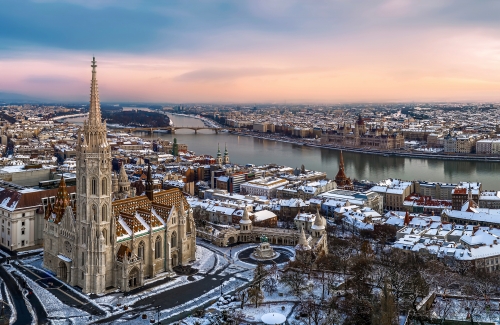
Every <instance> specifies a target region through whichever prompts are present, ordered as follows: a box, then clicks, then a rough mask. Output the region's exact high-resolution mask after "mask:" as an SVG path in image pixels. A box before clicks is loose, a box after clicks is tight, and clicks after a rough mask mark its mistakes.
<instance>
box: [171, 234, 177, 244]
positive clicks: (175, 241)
mask: <svg viewBox="0 0 500 325" xmlns="http://www.w3.org/2000/svg"><path fill="white" fill-rule="evenodd" d="M170 242H171V244H170V247H172V248H174V247H176V246H177V233H176V232H175V231H174V232H173V233H172V237H171V240H170Z"/></svg>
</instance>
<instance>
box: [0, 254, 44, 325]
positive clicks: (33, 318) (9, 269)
mask: <svg viewBox="0 0 500 325" xmlns="http://www.w3.org/2000/svg"><path fill="white" fill-rule="evenodd" d="M3 266H4V268H5V270H7V271H8V272H10V273H12V272H14V271H16V269H15V268H14V267H13V266H12V265H10V264H4V265H3ZM17 273H18V274H19V272H17ZM12 278H13V279H14V281H15V282H16V285H17V287H18V288H19V290H21V291H22V292H23V299H24V303H25V304H26V307H27V308H28V311H29V312H30V314H31V318H32V322H31V323H32V324H36V323H37V317H36V313H35V311H34V310H33V306H31V303H30V302H29V300H28V299H27V298H26V296H25V295H24V291H26V290H24V291H23V288H21V285H20V284H19V282H18V281H17V280H16V278H15V277H14V276H12Z"/></svg>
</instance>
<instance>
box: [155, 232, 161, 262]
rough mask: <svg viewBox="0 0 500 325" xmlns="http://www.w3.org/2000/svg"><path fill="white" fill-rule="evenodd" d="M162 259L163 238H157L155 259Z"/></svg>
mask: <svg viewBox="0 0 500 325" xmlns="http://www.w3.org/2000/svg"><path fill="white" fill-rule="evenodd" d="M160 257H161V237H160V236H158V237H156V241H155V258H160Z"/></svg>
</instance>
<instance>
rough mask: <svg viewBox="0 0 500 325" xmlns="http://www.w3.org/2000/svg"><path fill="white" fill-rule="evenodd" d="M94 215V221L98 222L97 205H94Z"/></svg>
mask: <svg viewBox="0 0 500 325" xmlns="http://www.w3.org/2000/svg"><path fill="white" fill-rule="evenodd" d="M92 215H93V216H94V221H96V222H97V207H96V206H95V205H93V206H92Z"/></svg>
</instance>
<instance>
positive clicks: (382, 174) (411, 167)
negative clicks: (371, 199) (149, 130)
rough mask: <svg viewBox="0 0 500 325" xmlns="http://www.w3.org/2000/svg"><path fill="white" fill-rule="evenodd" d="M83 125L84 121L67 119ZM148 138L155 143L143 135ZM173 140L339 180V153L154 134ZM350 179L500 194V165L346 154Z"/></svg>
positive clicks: (207, 135)
mask: <svg viewBox="0 0 500 325" xmlns="http://www.w3.org/2000/svg"><path fill="white" fill-rule="evenodd" d="M169 117H170V118H171V120H172V121H173V123H174V125H175V126H203V122H202V121H201V120H199V119H196V118H192V117H186V116H178V115H171V114H170V115H169ZM68 122H74V123H78V122H81V118H77V119H68ZM142 136H143V137H151V136H150V135H146V134H142ZM158 137H160V138H163V139H168V140H173V138H177V141H178V142H179V143H185V144H187V145H188V148H189V150H192V151H195V152H196V153H197V154H210V155H212V156H215V155H216V154H217V144H220V148H221V151H224V146H225V145H227V149H228V151H229V157H230V158H231V162H233V163H237V164H248V163H251V164H255V165H263V164H269V163H276V164H279V165H285V166H290V167H294V168H295V167H299V168H300V166H301V165H302V164H304V166H305V167H306V169H311V170H318V171H324V172H326V173H327V174H328V177H329V178H334V177H335V174H336V173H337V171H338V158H339V151H337V150H333V149H324V148H314V147H307V146H300V145H295V144H291V143H286V142H277V141H272V140H264V139H257V138H253V137H245V136H237V135H233V134H229V133H219V134H215V132H213V131H208V130H200V131H198V134H194V131H192V130H176V134H164V133H155V134H154V138H158ZM344 163H345V171H346V174H347V175H348V176H349V177H351V178H356V179H358V180H363V179H365V180H371V181H379V180H382V179H386V178H400V179H404V180H425V181H433V182H446V183H457V182H461V181H478V182H482V183H483V189H487V190H494V189H499V190H500V163H495V162H477V161H452V160H437V159H419V158H405V157H394V156H389V157H384V156H379V155H368V154H363V153H353V152H344Z"/></svg>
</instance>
